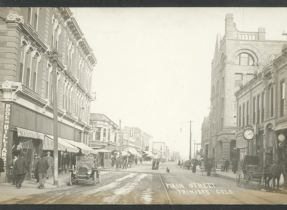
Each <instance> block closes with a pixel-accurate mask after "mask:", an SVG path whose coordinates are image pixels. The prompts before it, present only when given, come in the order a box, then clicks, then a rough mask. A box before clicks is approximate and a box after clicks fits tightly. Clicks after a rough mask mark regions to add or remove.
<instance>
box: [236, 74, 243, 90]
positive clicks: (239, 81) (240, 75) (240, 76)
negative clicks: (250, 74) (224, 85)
mask: <svg viewBox="0 0 287 210" xmlns="http://www.w3.org/2000/svg"><path fill="white" fill-rule="evenodd" d="M242 80H243V74H239V73H235V84H234V86H235V87H238V86H239V84H240V83H241V82H242Z"/></svg>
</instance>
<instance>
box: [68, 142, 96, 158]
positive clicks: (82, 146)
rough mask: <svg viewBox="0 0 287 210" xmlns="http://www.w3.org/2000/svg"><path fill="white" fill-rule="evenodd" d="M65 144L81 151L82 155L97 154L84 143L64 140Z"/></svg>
mask: <svg viewBox="0 0 287 210" xmlns="http://www.w3.org/2000/svg"><path fill="white" fill-rule="evenodd" d="M65 141H66V142H68V143H69V144H71V145H73V146H75V147H77V148H79V149H81V152H82V153H83V154H90V153H92V154H98V152H97V151H96V150H93V149H92V148H91V147H89V146H87V145H85V144H84V143H82V142H77V141H71V140H67V139H65Z"/></svg>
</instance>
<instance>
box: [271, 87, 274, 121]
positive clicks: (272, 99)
mask: <svg viewBox="0 0 287 210" xmlns="http://www.w3.org/2000/svg"><path fill="white" fill-rule="evenodd" d="M273 95H274V93H273V87H271V89H270V98H271V99H270V101H271V106H270V109H271V110H270V115H271V117H273V104H274V96H273Z"/></svg>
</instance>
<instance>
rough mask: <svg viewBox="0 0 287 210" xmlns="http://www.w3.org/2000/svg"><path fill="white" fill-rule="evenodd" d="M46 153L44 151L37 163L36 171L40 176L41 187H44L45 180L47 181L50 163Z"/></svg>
mask: <svg viewBox="0 0 287 210" xmlns="http://www.w3.org/2000/svg"><path fill="white" fill-rule="evenodd" d="M45 156H46V154H45V153H42V154H41V158H40V159H39V160H38V161H37V163H36V169H35V170H36V171H37V172H38V176H39V180H40V181H39V186H38V188H39V189H42V188H44V185H45V181H46V176H47V175H46V173H47V170H48V168H49V164H48V160H47V159H46V157H45Z"/></svg>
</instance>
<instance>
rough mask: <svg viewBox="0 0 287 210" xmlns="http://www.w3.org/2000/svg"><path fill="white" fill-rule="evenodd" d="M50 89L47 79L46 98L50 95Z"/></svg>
mask: <svg viewBox="0 0 287 210" xmlns="http://www.w3.org/2000/svg"><path fill="white" fill-rule="evenodd" d="M48 90H49V82H48V81H47V82H46V98H48V97H49V95H48V93H49V92H48Z"/></svg>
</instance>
